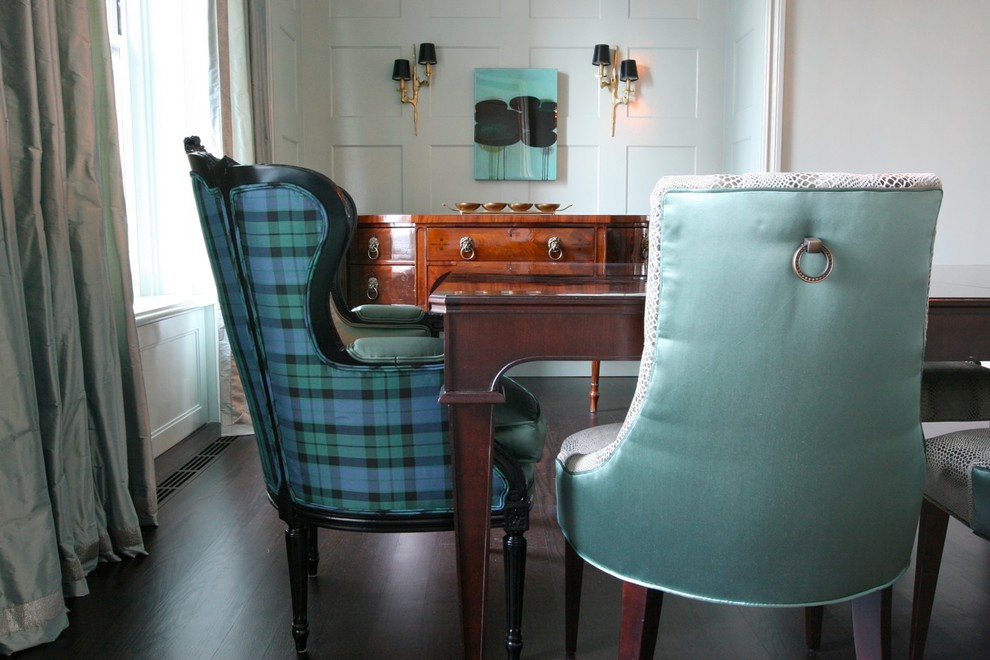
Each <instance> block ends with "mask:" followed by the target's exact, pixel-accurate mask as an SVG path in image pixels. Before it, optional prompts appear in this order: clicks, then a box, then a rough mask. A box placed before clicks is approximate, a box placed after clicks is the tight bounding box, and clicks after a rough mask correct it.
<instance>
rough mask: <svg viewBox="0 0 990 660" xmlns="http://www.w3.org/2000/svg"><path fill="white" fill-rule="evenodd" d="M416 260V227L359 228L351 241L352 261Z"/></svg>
mask: <svg viewBox="0 0 990 660" xmlns="http://www.w3.org/2000/svg"><path fill="white" fill-rule="evenodd" d="M415 260H416V228H415V227H359V228H358V229H357V230H356V231H355V232H354V240H353V241H351V247H350V261H352V262H360V263H375V262H388V261H415Z"/></svg>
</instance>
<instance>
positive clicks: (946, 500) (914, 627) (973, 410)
mask: <svg viewBox="0 0 990 660" xmlns="http://www.w3.org/2000/svg"><path fill="white" fill-rule="evenodd" d="M921 413H922V419H923V420H924V421H926V422H974V421H979V422H987V421H988V420H990V369H987V368H986V367H983V366H981V365H980V364H979V363H975V362H933V363H928V364H926V365H925V373H924V378H923V379H922V398H921ZM925 457H926V459H927V460H926V466H927V467H926V470H925V498H924V500H923V501H922V504H921V521H920V523H919V525H918V549H917V552H916V554H915V568H914V598H913V604H912V612H911V644H910V647H909V651H908V653H909V657H910V658H911V659H912V660H920V658H922V657H924V653H925V643H926V641H927V640H928V625H929V623H930V622H931V615H932V607H933V604H934V600H935V587H936V585H937V584H938V574H939V566H940V564H941V561H942V549H943V547H944V545H945V533H946V530H947V527H948V524H949V516H952V517H953V518H956V519H957V520H959V521H961V522H962V523H963V524H965V525H967V526H968V527H969V528H970V529H972V530H973V533H975V534H977V535H978V536H982V537H983V538H985V539H988V540H990V428H988V426H987V424H986V423H984V424H982V425H981V426H980V427H977V428H972V429H966V430H961V431H953V432H951V433H945V434H942V435H937V436H935V437H931V438H927V439H926V440H925Z"/></svg>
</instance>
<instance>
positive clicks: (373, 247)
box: [368, 236, 382, 261]
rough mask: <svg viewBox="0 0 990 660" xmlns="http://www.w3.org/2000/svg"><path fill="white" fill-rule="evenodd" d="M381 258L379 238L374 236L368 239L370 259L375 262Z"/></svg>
mask: <svg viewBox="0 0 990 660" xmlns="http://www.w3.org/2000/svg"><path fill="white" fill-rule="evenodd" d="M380 256H382V253H381V250H380V249H379V245H378V237H377V236H372V237H371V238H369V239H368V258H369V259H371V260H372V261H374V260H375V259H377V258H378V257H380Z"/></svg>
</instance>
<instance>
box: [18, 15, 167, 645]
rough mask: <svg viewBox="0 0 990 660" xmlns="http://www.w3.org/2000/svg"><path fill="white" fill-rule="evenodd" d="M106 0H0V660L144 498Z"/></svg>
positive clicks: (150, 497) (26, 640) (114, 555)
mask: <svg viewBox="0 0 990 660" xmlns="http://www.w3.org/2000/svg"><path fill="white" fill-rule="evenodd" d="M105 12H106V5H105V0H2V1H0V83H2V84H0V218H2V221H3V234H2V236H0V241H2V244H0V387H2V394H0V652H3V653H11V652H13V651H16V650H19V649H23V648H27V647H29V646H33V645H35V644H40V643H43V642H47V641H50V640H52V639H54V638H55V637H56V636H57V635H58V634H59V632H60V631H61V630H63V629H64V628H65V627H66V626H67V625H68V620H67V617H66V607H65V597H73V596H82V595H85V594H86V593H88V587H87V584H86V575H87V574H88V573H89V572H90V571H92V570H93V569H94V568H95V567H96V565H97V563H98V562H100V561H116V560H119V559H120V558H121V557H133V556H135V555H140V554H145V550H144V543H143V541H142V536H141V529H140V525H141V524H155V522H156V520H155V519H156V515H157V502H156V499H155V490H154V468H153V463H152V457H151V449H150V433H149V421H148V414H147V404H146V400H145V394H144V386H143V380H142V377H141V368H140V357H139V353H138V345H137V332H136V328H135V325H134V317H133V312H132V302H133V300H132V298H133V293H132V291H131V277H130V268H129V265H128V258H127V231H126V222H125V217H124V204H123V188H122V184H121V174H120V172H121V168H120V155H119V150H118V147H117V126H116V112H115V110H114V98H113V85H112V80H113V78H112V75H111V62H110V47H109V39H108V36H107V25H106V13H105Z"/></svg>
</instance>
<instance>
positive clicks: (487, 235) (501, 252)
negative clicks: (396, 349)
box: [345, 213, 647, 308]
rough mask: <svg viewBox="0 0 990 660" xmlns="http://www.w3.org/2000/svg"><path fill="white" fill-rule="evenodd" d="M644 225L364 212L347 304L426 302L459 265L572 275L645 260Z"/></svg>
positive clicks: (617, 218) (586, 218) (612, 219)
mask: <svg viewBox="0 0 990 660" xmlns="http://www.w3.org/2000/svg"><path fill="white" fill-rule="evenodd" d="M646 231H647V218H646V216H644V215H578V214H566V215H565V214H544V213H471V214H456V213H451V214H438V215H362V216H359V217H358V228H357V231H356V232H355V236H354V240H353V242H352V243H351V247H350V250H349V252H348V259H347V271H346V274H345V278H346V280H347V289H346V290H347V292H348V303H349V304H350V305H352V306H356V305H361V304H365V303H369V302H378V303H408V304H415V305H419V306H421V307H423V308H426V306H427V298H428V297H429V295H430V291H431V290H432V289H433V285H434V283H435V282H436V280H437V279H438V278H439V277H441V276H443V275H444V274H445V273H448V272H450V271H451V270H452V269H453V268H455V267H459V268H470V269H479V270H483V269H484V270H487V269H491V270H494V271H500V270H510V271H517V272H529V273H540V274H553V273H559V274H562V275H567V274H572V273H574V272H577V270H578V268H579V266H580V267H581V268H583V269H584V272H586V270H587V264H595V265H596V266H597V267H598V268H599V269H600V272H604V269H605V264H607V263H630V264H640V265H642V264H644V263H645V261H646V249H645V246H646ZM465 239H466V240H465ZM643 272H644V273H645V270H644V271H643Z"/></svg>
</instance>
